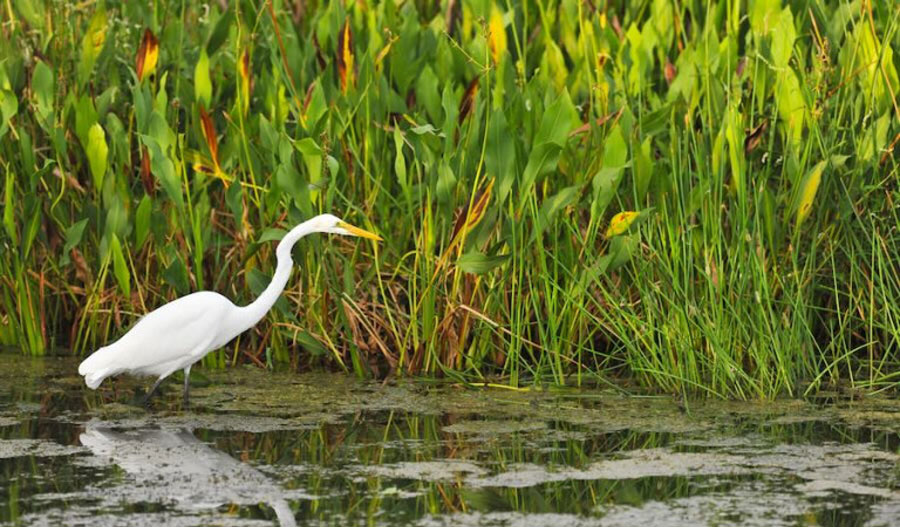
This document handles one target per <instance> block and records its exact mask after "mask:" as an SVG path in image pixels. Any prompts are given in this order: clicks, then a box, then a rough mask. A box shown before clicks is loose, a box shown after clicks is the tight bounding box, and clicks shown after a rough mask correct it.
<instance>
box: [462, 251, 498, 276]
mask: <svg viewBox="0 0 900 527" xmlns="http://www.w3.org/2000/svg"><path fill="white" fill-rule="evenodd" d="M508 259H509V255H508V254H501V255H496V256H489V255H486V254H484V253H480V252H477V251H471V252H468V253H466V254H464V255H462V256H460V257H459V260H457V261H456V265H457V266H458V267H459V268H460V269H462V270H463V271H465V272H467V273H472V274H484V273H487V272H489V271H491V270H492V269H494V268H496V267H498V266H500V265H502V264H503V262H505V261H506V260H508Z"/></svg>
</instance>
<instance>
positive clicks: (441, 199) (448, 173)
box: [435, 162, 456, 204]
mask: <svg viewBox="0 0 900 527" xmlns="http://www.w3.org/2000/svg"><path fill="white" fill-rule="evenodd" d="M455 190H456V175H454V174H453V170H452V169H451V168H450V166H449V165H448V164H447V163H446V162H443V163H441V164H440V166H439V167H438V180H437V187H436V188H435V196H437V199H438V203H441V204H446V203H450V202H451V201H452V198H453V192H454V191H455Z"/></svg>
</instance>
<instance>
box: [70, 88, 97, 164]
mask: <svg viewBox="0 0 900 527" xmlns="http://www.w3.org/2000/svg"><path fill="white" fill-rule="evenodd" d="M95 124H97V110H95V109H94V101H92V100H91V98H90V97H88V96H87V95H82V96H81V97H80V98H79V99H78V102H77V103H76V104H75V134H76V135H77V136H78V140H79V141H81V145H82V147H83V148H84V151H85V153H87V149H88V144H89V133H90V131H91V127H92V126H94V125H95Z"/></svg>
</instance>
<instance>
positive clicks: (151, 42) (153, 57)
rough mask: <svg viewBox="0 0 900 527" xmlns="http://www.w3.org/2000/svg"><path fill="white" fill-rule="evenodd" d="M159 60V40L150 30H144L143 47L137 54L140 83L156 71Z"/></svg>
mask: <svg viewBox="0 0 900 527" xmlns="http://www.w3.org/2000/svg"><path fill="white" fill-rule="evenodd" d="M158 59H159V40H157V38H156V35H154V34H153V32H152V31H150V29H149V28H148V29H145V30H144V38H143V39H141V47H140V49H138V54H137V76H138V80H139V81H143V80H144V77H147V76H149V75H150V74H151V73H153V72H154V71H156V61H157V60H158Z"/></svg>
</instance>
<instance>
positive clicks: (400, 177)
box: [394, 127, 409, 191]
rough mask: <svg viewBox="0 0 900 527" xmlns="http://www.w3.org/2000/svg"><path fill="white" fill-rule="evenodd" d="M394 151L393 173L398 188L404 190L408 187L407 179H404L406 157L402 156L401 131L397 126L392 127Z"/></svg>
mask: <svg viewBox="0 0 900 527" xmlns="http://www.w3.org/2000/svg"><path fill="white" fill-rule="evenodd" d="M394 151H395V153H394V174H396V176H397V182H398V183H400V188H402V189H403V190H404V191H406V189H407V188H409V181H407V179H406V158H405V157H404V156H403V133H402V132H400V128H399V127H397V128H394Z"/></svg>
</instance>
